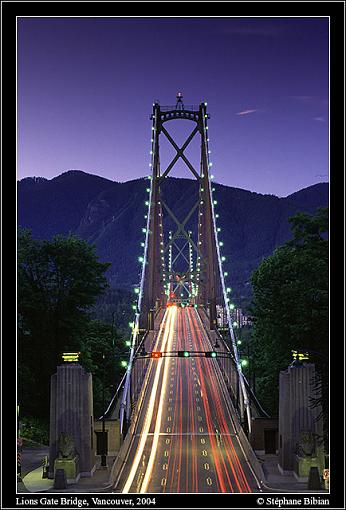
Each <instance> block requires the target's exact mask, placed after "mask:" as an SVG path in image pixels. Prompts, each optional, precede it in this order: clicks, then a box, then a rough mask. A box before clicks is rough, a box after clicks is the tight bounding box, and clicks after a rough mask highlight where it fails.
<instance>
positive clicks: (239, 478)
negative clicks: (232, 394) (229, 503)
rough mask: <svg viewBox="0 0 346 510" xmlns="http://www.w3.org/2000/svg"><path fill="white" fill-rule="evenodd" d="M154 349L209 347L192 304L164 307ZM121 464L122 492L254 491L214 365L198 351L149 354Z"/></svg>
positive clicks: (251, 474) (117, 489)
mask: <svg viewBox="0 0 346 510" xmlns="http://www.w3.org/2000/svg"><path fill="white" fill-rule="evenodd" d="M154 350H155V351H177V350H188V351H210V350H212V345H211V344H210V340H209V338H208V335H207V332H206V331H205V329H204V326H203V324H202V322H201V320H200V318H199V315H198V313H197V311H196V310H195V309H194V308H190V307H187V308H178V307H176V306H171V307H168V308H167V310H166V312H165V315H164V318H163V321H162V323H161V326H160V330H159V332H158V334H157V337H156V343H155V347H154ZM140 403H141V407H140V409H141V410H140V412H139V415H138V418H137V424H136V428H135V434H134V436H133V439H132V443H131V446H130V449H129V454H128V457H127V459H126V463H125V467H124V469H123V471H122V473H121V474H120V477H119V479H118V480H117V481H116V485H115V486H114V490H115V492H123V493H189V492H192V493H213V492H216V493H220V492H223V493H231V492H238V493H239V492H241V493H243V492H245V493H249V492H259V490H260V486H259V483H258V481H257V479H256V477H255V474H254V472H253V470H252V468H251V466H250V464H249V463H248V461H247V459H246V456H245V453H244V451H243V449H242V446H241V444H240V442H239V439H238V436H237V434H236V431H235V428H234V426H233V417H232V407H231V405H230V402H229V399H228V396H227V390H226V387H225V384H224V381H223V378H222V375H221V372H220V369H219V367H218V364H217V360H215V359H213V358H205V357H189V358H180V357H163V358H159V359H152V360H150V363H149V368H148V372H147V377H146V379H145V381H144V385H143V391H142V401H141V402H140Z"/></svg>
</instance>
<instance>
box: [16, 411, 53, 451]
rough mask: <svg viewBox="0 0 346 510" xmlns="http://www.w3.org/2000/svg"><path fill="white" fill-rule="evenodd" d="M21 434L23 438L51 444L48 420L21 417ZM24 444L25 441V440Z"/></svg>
mask: <svg viewBox="0 0 346 510" xmlns="http://www.w3.org/2000/svg"><path fill="white" fill-rule="evenodd" d="M20 435H21V437H22V438H23V439H27V440H31V441H34V442H35V443H40V444H43V445H48V444H49V427H48V422H47V421H43V420H38V419H37V418H30V417H24V418H21V419H20ZM23 445H24V441H23Z"/></svg>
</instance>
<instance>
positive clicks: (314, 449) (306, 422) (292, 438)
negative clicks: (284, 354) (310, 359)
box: [279, 363, 322, 479]
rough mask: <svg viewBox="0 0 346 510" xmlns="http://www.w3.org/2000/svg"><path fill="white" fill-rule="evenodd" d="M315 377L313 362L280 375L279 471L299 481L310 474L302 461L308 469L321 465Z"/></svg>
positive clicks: (289, 369)
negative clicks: (314, 403) (304, 468)
mask: <svg viewBox="0 0 346 510" xmlns="http://www.w3.org/2000/svg"><path fill="white" fill-rule="evenodd" d="M314 378H315V365H314V364H313V363H304V364H301V365H296V366H294V364H293V365H291V366H289V367H288V369H287V370H284V371H282V372H280V400H279V468H280V470H281V471H282V472H283V473H289V472H293V473H294V474H295V475H296V476H297V478H299V479H307V476H308V472H306V473H304V474H302V473H301V467H300V468H299V466H298V463H299V462H300V464H301V465H302V464H303V463H305V464H306V465H307V466H306V469H308V468H310V464H311V465H316V464H318V463H319V459H318V457H319V451H318V450H319V448H318V446H317V443H318V442H317V441H316V439H317V437H318V436H319V437H321V435H322V420H321V419H320V420H317V418H318V415H319V414H320V412H321V408H320V407H315V408H313V407H312V405H311V404H312V401H311V399H313V398H316V393H315V390H314ZM314 459H315V460H314ZM299 469H300V472H299Z"/></svg>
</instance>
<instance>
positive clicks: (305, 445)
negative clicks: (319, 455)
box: [297, 431, 316, 457]
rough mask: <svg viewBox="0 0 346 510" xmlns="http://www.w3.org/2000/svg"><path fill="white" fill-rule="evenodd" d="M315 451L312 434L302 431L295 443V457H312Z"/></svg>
mask: <svg viewBox="0 0 346 510" xmlns="http://www.w3.org/2000/svg"><path fill="white" fill-rule="evenodd" d="M315 450H316V441H315V437H314V434H313V433H312V432H310V431H302V432H301V433H300V434H299V441H298V443H297V455H299V457H312V456H313V455H314V453H315Z"/></svg>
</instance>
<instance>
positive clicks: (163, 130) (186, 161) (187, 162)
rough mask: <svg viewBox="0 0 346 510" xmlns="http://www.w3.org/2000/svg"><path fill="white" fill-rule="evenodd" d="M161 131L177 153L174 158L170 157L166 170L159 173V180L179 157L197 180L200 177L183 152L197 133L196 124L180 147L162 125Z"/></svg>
mask: <svg viewBox="0 0 346 510" xmlns="http://www.w3.org/2000/svg"><path fill="white" fill-rule="evenodd" d="M161 131H162V132H163V133H164V134H165V135H166V137H167V139H168V140H169V141H170V142H171V144H172V145H173V147H174V148H175V150H176V151H177V153H176V155H175V156H174V158H173V159H172V161H171V162H170V164H169V165H168V167H167V168H166V170H165V171H164V173H163V174H162V175H161V177H160V181H161V180H162V179H164V178H165V177H166V176H167V175H168V174H169V172H170V171H171V170H172V168H173V166H174V165H175V164H176V162H177V161H178V159H179V158H182V159H183V160H184V161H185V163H186V165H187V166H188V168H189V170H190V171H191V172H192V173H193V175H194V176H195V177H196V179H197V180H199V179H200V177H199V175H198V173H197V172H196V170H195V169H194V167H193V166H192V164H191V163H190V161H189V160H188V159H187V157H186V156H185V154H184V150H185V149H186V147H187V146H188V145H189V143H190V142H191V140H192V139H193V137H194V136H195V134H196V133H198V126H196V127H195V129H194V130H193V131H192V133H191V134H190V136H189V137H188V138H187V139H186V141H185V143H184V145H183V146H182V147H181V149H180V148H179V147H178V145H177V144H176V143H175V141H174V140H173V138H172V137H171V135H170V134H169V133H168V131H167V129H165V127H164V126H162V127H161Z"/></svg>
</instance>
